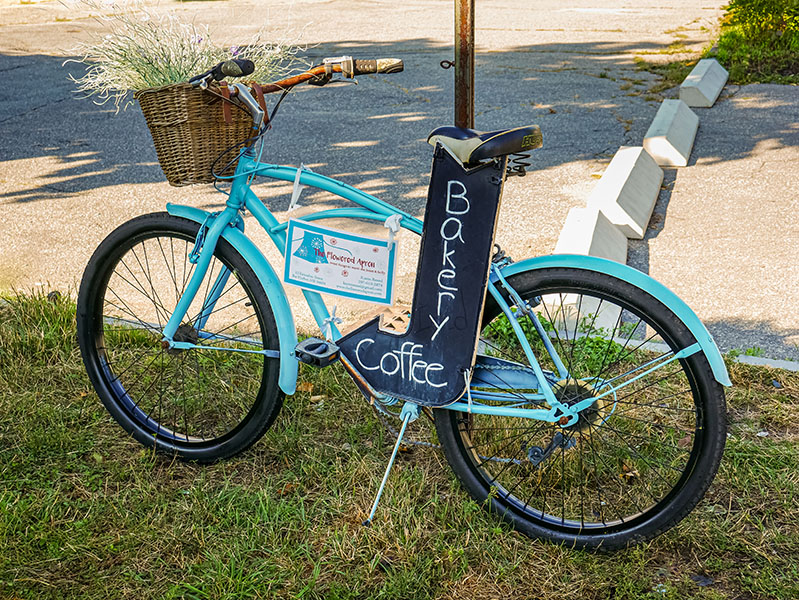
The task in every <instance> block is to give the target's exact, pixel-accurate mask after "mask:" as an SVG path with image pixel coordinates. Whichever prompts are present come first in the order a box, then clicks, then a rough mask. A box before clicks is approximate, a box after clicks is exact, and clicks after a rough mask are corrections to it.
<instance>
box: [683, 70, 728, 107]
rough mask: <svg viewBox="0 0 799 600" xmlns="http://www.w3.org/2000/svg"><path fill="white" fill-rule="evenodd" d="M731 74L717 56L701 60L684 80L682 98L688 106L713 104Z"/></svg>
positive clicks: (708, 105)
mask: <svg viewBox="0 0 799 600" xmlns="http://www.w3.org/2000/svg"><path fill="white" fill-rule="evenodd" d="M729 75H730V74H729V73H727V69H725V68H724V67H722V66H721V65H720V64H719V63H718V61H717V60H716V59H715V58H705V59H703V60H700V61H699V62H698V63H697V64H696V66H695V67H694V68H693V70H692V71H691V73H690V74H689V75H688V77H686V78H685V81H683V82H682V85H681V86H680V100H682V101H683V102H685V103H686V104H687V105H688V106H699V107H704V108H707V107H710V106H713V103H714V102H715V101H716V98H718V97H719V94H720V93H721V90H722V89H724V84H725V83H727V78H728V77H729Z"/></svg>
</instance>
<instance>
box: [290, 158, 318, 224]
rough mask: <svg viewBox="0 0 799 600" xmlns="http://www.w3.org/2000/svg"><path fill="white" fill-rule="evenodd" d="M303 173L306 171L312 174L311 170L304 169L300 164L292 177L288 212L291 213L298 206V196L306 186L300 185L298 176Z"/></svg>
mask: <svg viewBox="0 0 799 600" xmlns="http://www.w3.org/2000/svg"><path fill="white" fill-rule="evenodd" d="M303 171H308V172H309V173H313V171H311V169H309V168H308V167H306V166H305V165H304V164H302V163H300V168H299V169H297V174H296V175H295V176H294V189H292V190H291V202H289V210H288V212H291V211H292V210H294V209H295V208H297V207H298V206H299V200H300V194H301V193H302V190H304V189H305V187H306V186H304V185H302V184H301V183H300V175H302V172H303Z"/></svg>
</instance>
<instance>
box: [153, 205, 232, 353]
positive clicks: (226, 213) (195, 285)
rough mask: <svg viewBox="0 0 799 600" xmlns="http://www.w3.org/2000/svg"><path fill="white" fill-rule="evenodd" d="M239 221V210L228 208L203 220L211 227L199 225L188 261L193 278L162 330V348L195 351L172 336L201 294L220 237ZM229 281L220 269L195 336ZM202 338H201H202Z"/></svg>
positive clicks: (196, 322)
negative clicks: (192, 266) (190, 262)
mask: <svg viewBox="0 0 799 600" xmlns="http://www.w3.org/2000/svg"><path fill="white" fill-rule="evenodd" d="M238 218H239V215H238V208H236V207H233V206H228V207H227V208H225V210H223V211H222V212H221V213H219V214H217V215H215V216H213V215H210V216H209V218H208V219H207V220H206V221H210V224H209V223H207V222H206V223H203V224H201V225H200V229H199V231H198V233H197V241H196V243H195V247H194V249H193V251H192V256H191V258H190V261H191V259H192V258H195V257H196V263H195V267H194V270H193V273H192V276H191V277H190V279H189V282H188V284H187V285H186V289H185V290H184V291H183V294H182V295H181V297H180V300H179V301H178V303H177V306H176V307H175V310H174V312H173V313H172V315H171V316H170V317H169V320H168V321H167V323H166V325H165V326H164V329H163V332H162V335H163V338H162V341H161V343H162V345H163V346H164V348H176V349H181V350H188V349H190V348H192V347H195V344H192V343H189V342H184V341H176V340H175V339H174V337H175V333H176V332H177V331H178V328H179V327H180V325H181V322H182V321H183V318H184V317H185V316H186V315H187V314H188V311H189V307H190V306H191V303H192V302H193V301H194V298H195V297H196V295H197V292H198V291H199V290H200V286H201V285H202V282H203V280H204V279H205V276H206V274H207V272H208V267H209V266H210V264H211V259H212V258H213V256H214V250H215V249H216V245H217V243H218V242H219V237H220V236H221V235H222V232H223V231H224V229H225V227H229V226H230V225H232V224H233V223H235V222H236V219H238ZM229 277H230V270H229V269H228V268H227V267H224V266H223V267H222V269H221V270H220V272H219V274H218V275H217V277H216V280H215V281H214V283H213V285H212V286H211V289H210V291H209V293H208V296H207V297H206V298H205V300H204V301H203V304H202V309H201V310H200V313H199V314H198V315H197V318H196V319H195V321H194V324H193V327H194V328H195V329H196V330H197V331H198V332H199V331H201V330H202V329H203V328H204V327H205V324H206V323H207V322H208V318H209V317H210V315H211V313H212V312H213V310H214V306H215V305H216V302H217V300H219V297H220V295H221V294H222V290H223V289H224V288H225V285H226V284H227V281H228V279H229ZM201 337H203V336H202V335H201Z"/></svg>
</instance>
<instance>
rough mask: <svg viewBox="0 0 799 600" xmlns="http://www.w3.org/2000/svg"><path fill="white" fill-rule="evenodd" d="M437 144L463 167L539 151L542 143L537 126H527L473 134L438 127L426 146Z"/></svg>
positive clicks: (464, 130) (465, 130)
mask: <svg viewBox="0 0 799 600" xmlns="http://www.w3.org/2000/svg"><path fill="white" fill-rule="evenodd" d="M436 142H440V143H441V145H442V146H446V147H447V148H448V149H449V150H450V151H451V152H452V153H453V154H454V155H455V156H457V157H458V159H459V160H460V161H461V162H462V163H463V164H465V165H468V164H472V163H476V162H479V161H481V160H485V159H487V158H494V157H495V156H504V155H505V154H518V153H520V152H527V151H528V150H534V149H536V148H540V147H541V144H542V143H543V138H542V136H541V129H540V128H539V127H538V125H527V126H526V127H516V128H514V129H500V130H498V131H486V132H482V131H475V130H474V129H466V128H465V127H451V126H445V127H438V128H437V129H434V130H433V131H432V132H431V133H430V135H429V136H428V137H427V143H428V144H430V145H431V146H435V145H436Z"/></svg>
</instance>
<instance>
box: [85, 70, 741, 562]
mask: <svg viewBox="0 0 799 600" xmlns="http://www.w3.org/2000/svg"><path fill="white" fill-rule="evenodd" d="M228 70H229V69H228ZM400 70H402V63H401V61H396V60H390V59H385V60H378V61H359V60H353V59H352V58H350V57H340V58H338V59H329V60H328V59H326V60H325V62H324V63H323V64H322V65H319V66H316V67H314V68H312V69H310V70H308V71H307V72H305V73H303V74H301V75H297V76H295V77H292V78H289V79H286V80H283V81H280V82H276V83H274V84H270V85H267V86H264V87H263V89H264V91H265V92H278V91H279V92H282V95H281V96H280V99H279V100H278V101H277V103H276V104H275V106H274V108H273V110H272V114H271V118H272V119H274V118H275V114H276V111H277V107H278V106H279V105H280V102H281V101H282V100H283V99H284V98H285V96H286V94H287V92H288V91H289V90H290V89H292V88H293V87H294V86H296V85H298V84H300V83H303V82H311V83H316V84H317V85H324V84H326V83H329V82H330V81H331V80H335V79H333V75H334V74H339V73H340V74H341V76H342V77H344V78H354V77H355V76H357V75H361V74H365V73H389V72H396V71H400ZM223 71H225V69H221V68H220V65H217V68H216V70H212V71H209V72H207V73H205V74H203V75H202V76H198V77H197V78H194V80H193V82H194V83H195V84H198V85H200V86H201V87H202V86H203V85H208V83H209V82H210V81H212V80H217V81H218V80H219V79H221V78H222V77H223V76H225V74H226V73H224V72H223ZM245 71H246V69H245ZM233 74H239V73H233ZM243 74H246V73H243ZM229 88H230V90H231V97H235V98H237V99H238V102H240V103H241V104H242V105H244V106H245V107H247V109H248V110H249V111H250V113H251V115H252V116H253V135H252V137H251V138H250V139H249V140H247V142H246V143H245V144H244V145H243V147H242V148H241V149H240V150H238V151H237V153H236V154H235V157H236V159H237V160H238V164H237V166H236V169H235V173H234V174H233V175H232V176H230V177H229V178H228V179H229V181H230V185H231V187H230V190H229V193H228V199H227V201H226V204H225V208H224V209H223V210H221V211H219V212H218V213H209V212H207V211H203V210H200V209H197V208H192V207H188V206H179V205H173V204H167V209H166V212H164V213H154V214H149V215H144V216H140V217H137V218H134V219H133V220H131V221H129V222H127V223H125V224H124V225H122V226H120V227H119V228H118V229H116V230H115V231H114V232H112V233H111V234H110V235H109V236H108V237H107V238H106V239H105V240H104V241H103V242H102V243H101V244H100V246H99V247H98V248H97V250H96V251H95V253H94V255H93V256H92V258H91V260H90V261H89V263H88V265H87V268H86V271H85V274H84V276H83V280H82V282H81V286H80V291H79V297H78V308H77V321H78V336H79V344H80V348H81V352H82V355H83V359H84V363H85V366H86V369H87V372H88V374H89V377H90V379H91V381H92V384H93V385H94V388H95V390H96V391H97V393H98V395H99V397H100V399H101V400H102V402H103V404H104V405H105V406H106V408H107V409H108V411H109V412H110V413H111V415H112V416H113V417H114V419H116V421H117V422H118V423H119V424H120V425H121V426H122V427H123V428H124V429H125V430H126V431H127V432H128V433H129V434H130V435H132V436H133V437H134V438H135V439H137V440H138V441H139V442H141V443H142V444H144V445H146V446H148V447H151V448H154V449H155V450H156V451H159V452H166V453H171V454H174V455H177V456H178V457H180V458H182V459H186V460H192V461H197V462H213V461H217V460H220V459H224V458H228V457H231V456H233V455H235V454H237V453H239V452H242V451H243V450H245V449H246V448H248V447H250V446H251V445H252V444H254V443H255V442H256V441H257V440H258V439H259V438H260V437H261V436H262V435H263V434H264V433H265V432H266V431H267V430H268V429H269V427H270V425H271V424H272V423H273V421H274V420H275V417H276V416H277V414H278V412H279V410H280V408H281V405H282V402H283V398H284V395H286V394H288V395H291V394H293V393H294V391H295V386H296V379H297V373H298V364H299V362H306V363H309V364H315V365H316V366H320V367H322V366H328V365H330V364H333V363H336V362H340V363H341V364H342V365H343V366H344V368H345V370H346V371H347V372H348V373H349V374H350V375H351V377H352V378H353V380H354V381H355V383H356V385H357V386H358V388H359V389H360V391H361V392H362V393H363V395H364V397H365V398H366V399H367V400H368V401H369V402H371V403H373V404H374V405H375V406H376V407H377V408H379V409H381V410H383V411H385V412H386V413H388V414H391V415H393V416H397V414H398V413H399V417H400V419H401V422H402V426H401V429H400V432H399V434H398V436H397V440H396V444H395V446H394V451H393V454H392V456H391V460H390V461H389V464H388V466H387V468H386V472H385V474H384V477H383V482H382V483H381V486H380V490H379V491H378V493H377V497H376V498H375V502H374V504H373V506H372V511H371V514H370V517H369V519H367V523H368V522H370V520H371V518H372V516H373V515H374V513H375V509H376V507H377V502H378V500H379V498H380V495H381V493H382V491H383V488H384V485H385V483H386V480H387V478H388V475H389V471H390V469H391V465H392V463H393V461H394V458H395V456H396V453H397V449H398V448H399V444H400V442H401V440H402V439H403V435H404V432H405V430H406V427H407V425H408V423H410V422H411V421H413V420H414V419H416V418H417V417H418V416H419V415H420V414H427V415H428V416H431V417H432V419H433V420H434V423H435V430H436V433H437V437H438V441H439V442H440V444H441V446H442V447H443V450H444V454H445V456H446V459H447V461H448V462H449V464H450V465H451V467H452V469H453V471H454V472H455V475H456V476H457V478H458V479H459V480H460V482H461V484H462V485H463V487H464V488H465V489H466V491H467V492H468V493H469V494H470V495H471V496H472V497H473V498H474V499H475V500H476V501H477V502H478V503H480V504H481V505H482V506H484V507H485V508H486V509H487V510H489V511H490V512H492V513H494V514H495V515H497V516H499V517H500V518H502V519H504V520H505V521H506V522H508V523H510V524H511V525H512V526H513V527H515V528H516V529H518V530H519V531H521V532H522V533H524V534H526V535H528V536H531V537H534V538H542V539H546V540H550V541H554V542H556V543H564V544H567V545H570V546H575V547H580V548H594V549H595V548H603V549H616V548H622V547H625V546H627V545H629V544H631V543H634V542H639V541H643V540H646V539H650V538H652V537H654V536H656V535H658V534H660V533H662V532H664V531H666V530H667V529H669V528H671V527H672V526H674V525H675V524H676V523H677V522H679V521H680V520H681V519H682V518H683V517H685V516H686V515H687V514H688V513H689V512H690V511H691V510H692V509H693V508H694V507H695V506H696V504H697V503H698V502H699V500H700V499H701V498H702V496H703V495H704V493H705V492H706V490H707V489H708V487H709V485H710V483H711V481H712V479H713V477H714V476H715V473H716V471H717V469H718V466H719V462H720V460H721V455H722V451H723V448H724V443H725V438H726V433H725V432H726V423H725V400H724V391H723V386H728V385H730V380H729V377H728V375H727V371H726V368H725V365H724V362H723V359H722V357H721V355H720V353H719V351H718V349H717V347H716V345H715V343H714V341H713V339H712V337H711V336H710V334H709V333H708V331H707V330H706V329H705V327H704V326H703V325H702V323H701V322H700V321H699V319H698V318H697V317H696V315H695V314H694V313H693V312H692V311H691V310H690V309H689V308H688V306H687V305H685V304H684V303H683V302H682V301H681V300H680V299H679V298H677V296H675V295H674V294H673V293H672V292H670V291H669V290H668V289H666V288H665V287H664V286H663V285H661V284H659V283H658V282H656V281H654V280H653V279H651V278H649V277H648V276H646V275H645V274H643V273H641V272H639V271H636V270H634V269H632V268H631V267H628V266H626V265H623V264H619V263H615V262H610V261H607V260H603V259H599V258H594V257H589V256H575V255H560V256H558V255H553V256H540V257H534V258H528V259H525V260H521V261H518V262H514V261H513V260H511V258H510V257H508V256H506V255H505V253H504V252H502V251H501V250H500V249H499V247H498V246H495V243H494V227H495V223H496V215H497V213H498V210H499V204H500V197H501V192H502V186H503V184H504V181H505V179H506V177H507V176H513V175H523V174H524V171H525V168H526V167H527V166H529V164H530V163H529V162H526V161H529V152H530V151H531V150H533V149H535V148H537V147H539V146H540V145H541V134H540V130H539V129H538V127H537V126H527V127H520V128H515V129H510V130H502V131H496V132H489V133H479V132H475V131H472V130H468V129H460V128H456V127H441V128H438V129H436V130H435V131H434V132H433V133H432V134H431V136H430V139H429V141H430V142H431V144H433V145H434V146H435V150H434V158H433V173H432V176H431V183H430V193H429V196H428V201H427V208H426V212H425V217H424V222H423V221H420V220H419V219H417V218H415V217H414V216H412V215H410V214H408V213H406V212H403V211H401V210H398V209H396V208H394V207H393V206H391V205H390V204H388V203H386V202H384V201H382V200H380V199H378V198H376V197H374V196H371V195H370V194H367V193H365V192H362V191H360V190H358V189H356V188H354V187H351V186H349V185H346V184H343V183H341V182H338V181H336V180H334V179H331V178H329V177H326V176H324V175H321V174H318V173H314V172H311V171H309V170H305V169H303V168H295V167H289V166H280V165H274V164H270V163H268V162H262V161H261V160H260V156H261V152H262V151H263V138H264V134H265V133H266V132H267V130H268V124H266V123H267V122H266V121H265V118H264V111H263V110H262V109H261V107H260V105H259V103H258V101H256V100H255V98H254V97H253V96H252V95H251V93H250V92H249V90H248V88H247V87H246V86H245V85H243V84H240V83H235V84H232V85H230V86H229ZM255 177H266V178H271V179H276V180H282V181H285V182H294V183H295V187H296V186H297V185H303V186H311V187H314V188H318V189H321V190H326V191H328V192H331V193H332V194H334V195H335V196H337V197H339V198H341V199H344V200H348V201H351V202H352V203H354V204H355V205H356V206H355V207H346V208H333V209H328V210H324V211H321V212H316V213H313V214H310V215H306V216H305V217H304V218H303V220H304V222H305V224H306V225H308V224H310V223H312V222H314V221H319V220H324V219H331V218H337V219H342V218H343V219H353V220H360V221H364V220H365V221H369V222H372V223H384V224H387V225H388V226H389V227H390V228H391V227H393V229H390V233H389V237H390V238H391V237H392V236H393V232H394V230H396V229H398V227H401V228H403V229H405V230H407V231H410V232H412V233H413V234H417V235H420V236H422V243H421V252H420V258H419V270H418V272H419V277H418V279H417V284H416V288H415V291H414V296H413V305H412V309H411V311H410V313H409V315H407V316H408V317H409V318H408V320H409V324H408V325H407V328H406V329H405V331H400V332H397V331H385V330H383V329H381V324H380V323H379V322H378V320H373V321H370V322H369V323H367V324H366V325H364V326H362V327H359V328H357V329H356V330H354V331H352V332H349V333H347V334H346V335H343V334H342V333H341V332H340V331H339V329H338V327H337V324H338V322H339V320H338V319H337V318H336V317H335V315H334V314H331V312H330V311H329V310H328V308H327V307H326V305H325V303H324V301H323V300H322V297H321V296H320V294H319V293H317V292H316V291H312V290H309V289H305V290H304V291H303V294H304V298H305V300H306V302H307V304H308V306H309V307H310V309H311V312H312V314H313V316H314V318H315V320H316V323H317V324H318V325H319V327H320V329H321V330H322V331H323V332H325V334H326V335H325V336H324V339H319V338H309V339H306V340H303V341H302V342H300V343H299V344H298V338H297V333H296V330H295V326H294V319H293V314H292V310H291V307H290V305H289V302H288V300H287V297H286V294H285V292H284V289H283V285H282V282H281V279H280V278H279V277H278V275H277V273H276V272H275V270H274V269H273V267H272V266H271V265H270V264H269V262H268V261H267V260H266V259H265V258H264V256H263V254H262V253H261V252H260V251H259V250H258V248H257V247H256V246H255V244H254V243H253V242H252V241H251V240H250V238H249V237H248V236H247V235H246V234H245V232H244V221H243V219H242V215H243V213H244V211H245V210H248V211H249V212H250V213H251V214H252V215H253V217H254V218H255V220H256V221H257V223H258V224H259V225H260V226H261V227H262V228H263V229H264V230H265V231H266V233H267V234H268V236H269V238H270V239H271V241H272V242H273V243H274V244H275V245H276V246H277V248H278V249H280V251H281V252H282V253H283V254H284V255H285V256H286V257H287V259H288V258H289V255H291V253H292V251H293V246H292V245H291V244H292V243H294V240H293V238H292V237H289V236H288V235H287V230H289V229H290V227H292V223H293V221H288V222H284V223H280V222H278V220H277V219H276V217H275V216H274V215H273V214H272V212H271V211H270V210H269V209H268V208H267V207H266V206H265V205H264V203H263V202H261V201H260V199H259V198H258V197H257V196H256V195H255V193H254V192H253V191H252V189H251V187H250V185H251V183H252V181H253V180H254V178H255ZM323 241H324V240H323ZM390 243H391V240H388V241H387V242H386V245H387V247H390V246H389V245H390ZM287 245H288V246H287ZM326 248H327V247H323V249H322V250H319V253H320V257H321V258H320V260H326V258H324V257H323V255H325V252H326ZM333 312H335V311H333Z"/></svg>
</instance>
